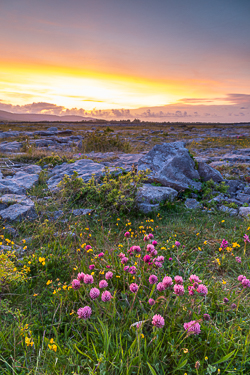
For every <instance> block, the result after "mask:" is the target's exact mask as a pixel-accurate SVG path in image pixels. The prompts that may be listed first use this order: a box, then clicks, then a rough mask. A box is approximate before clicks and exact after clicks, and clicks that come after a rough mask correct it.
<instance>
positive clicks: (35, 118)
mask: <svg viewBox="0 0 250 375" xmlns="http://www.w3.org/2000/svg"><path fill="white" fill-rule="evenodd" d="M83 120H86V121H89V120H94V121H96V119H95V118H93V117H83V116H73V115H69V116H56V115H43V114H40V113H12V112H6V111H0V121H29V122H39V121H68V122H70V121H83Z"/></svg>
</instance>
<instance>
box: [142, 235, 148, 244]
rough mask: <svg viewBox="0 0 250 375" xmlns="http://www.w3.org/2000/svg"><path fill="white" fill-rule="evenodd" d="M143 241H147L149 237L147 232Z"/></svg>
mask: <svg viewBox="0 0 250 375" xmlns="http://www.w3.org/2000/svg"><path fill="white" fill-rule="evenodd" d="M143 241H145V242H147V241H149V237H148V235H147V234H146V236H145V237H144V238H143Z"/></svg>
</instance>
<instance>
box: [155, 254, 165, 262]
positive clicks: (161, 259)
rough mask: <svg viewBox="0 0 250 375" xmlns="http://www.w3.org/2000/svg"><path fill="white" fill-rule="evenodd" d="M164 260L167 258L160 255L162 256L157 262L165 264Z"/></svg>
mask: <svg viewBox="0 0 250 375" xmlns="http://www.w3.org/2000/svg"><path fill="white" fill-rule="evenodd" d="M164 260H165V258H164V256H162V255H160V256H158V257H157V258H156V261H157V262H160V263H163V262H164Z"/></svg>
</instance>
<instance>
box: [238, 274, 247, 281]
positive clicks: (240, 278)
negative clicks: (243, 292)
mask: <svg viewBox="0 0 250 375" xmlns="http://www.w3.org/2000/svg"><path fill="white" fill-rule="evenodd" d="M243 279H246V276H244V275H240V276H238V281H240V282H242V280H243Z"/></svg>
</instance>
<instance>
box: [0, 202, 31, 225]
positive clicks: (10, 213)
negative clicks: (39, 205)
mask: <svg viewBox="0 0 250 375" xmlns="http://www.w3.org/2000/svg"><path fill="white" fill-rule="evenodd" d="M0 217H1V218H2V220H6V221H22V220H23V219H28V220H31V221H32V220H35V219H36V218H37V214H36V211H35V208H34V205H33V206H25V205H22V204H19V203H16V204H13V205H12V206H10V207H8V208H6V209H5V210H3V211H1V212H0Z"/></svg>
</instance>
